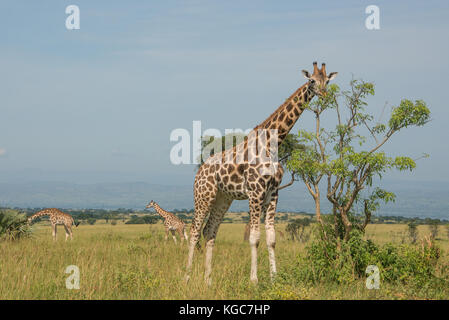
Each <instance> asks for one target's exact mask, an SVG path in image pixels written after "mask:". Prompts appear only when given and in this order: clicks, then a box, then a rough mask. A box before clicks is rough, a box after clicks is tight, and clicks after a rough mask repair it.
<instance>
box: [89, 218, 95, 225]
mask: <svg viewBox="0 0 449 320" xmlns="http://www.w3.org/2000/svg"><path fill="white" fill-rule="evenodd" d="M95 222H97V219H95V218H89V219H87V223H88V224H90V225H94V224H95Z"/></svg>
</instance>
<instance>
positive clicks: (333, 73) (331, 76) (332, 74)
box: [327, 72, 338, 80]
mask: <svg viewBox="0 0 449 320" xmlns="http://www.w3.org/2000/svg"><path fill="white" fill-rule="evenodd" d="M337 74H338V72H331V73H329V74H328V76H327V78H328V79H329V80H333V79H335V77H336V76H337Z"/></svg>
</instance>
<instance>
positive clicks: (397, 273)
mask: <svg viewBox="0 0 449 320" xmlns="http://www.w3.org/2000/svg"><path fill="white" fill-rule="evenodd" d="M439 257H440V249H439V248H438V247H436V246H431V247H428V246H427V247H419V246H410V245H393V244H391V243H387V244H385V245H377V244H375V243H374V242H372V241H370V240H365V239H363V233H362V232H360V231H359V230H353V231H351V237H350V238H349V240H348V241H342V242H338V241H336V239H332V240H331V241H323V240H321V239H319V240H315V241H313V242H312V243H311V244H310V245H309V246H308V247H306V251H305V253H304V254H302V255H300V256H299V257H298V264H297V267H296V268H295V276H296V277H298V278H299V280H301V281H306V282H311V283H318V282H334V283H338V284H349V283H352V282H355V281H360V279H363V278H365V277H366V276H367V275H366V274H365V271H366V268H367V267H368V266H369V265H375V266H377V267H378V268H379V272H380V281H381V283H382V282H389V283H403V284H414V285H418V286H419V285H423V284H425V283H426V282H428V281H431V280H440V279H438V277H437V276H436V272H435V270H436V269H437V264H438V260H439ZM441 281H443V280H441Z"/></svg>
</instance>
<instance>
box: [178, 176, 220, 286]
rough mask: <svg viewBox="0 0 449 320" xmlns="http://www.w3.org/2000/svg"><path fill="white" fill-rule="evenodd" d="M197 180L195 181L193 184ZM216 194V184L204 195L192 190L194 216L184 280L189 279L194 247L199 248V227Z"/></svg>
mask: <svg viewBox="0 0 449 320" xmlns="http://www.w3.org/2000/svg"><path fill="white" fill-rule="evenodd" d="M196 184H197V182H196V181H195V186H196ZM216 196H217V186H216V185H215V186H212V187H211V188H210V189H209V196H208V197H205V196H203V195H202V194H201V193H200V192H198V190H197V189H195V190H194V198H195V216H194V217H193V221H192V224H191V225H190V243H189V254H188V258H187V267H186V275H185V280H186V281H189V279H190V272H191V270H192V263H193V256H194V253H195V247H196V248H198V249H201V247H199V239H200V236H201V228H202V226H203V223H204V219H205V218H206V216H207V215H208V214H209V212H210V209H211V208H212V206H213V204H214V202H215V198H216Z"/></svg>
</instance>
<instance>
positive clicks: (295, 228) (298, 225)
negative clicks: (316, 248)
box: [285, 218, 311, 242]
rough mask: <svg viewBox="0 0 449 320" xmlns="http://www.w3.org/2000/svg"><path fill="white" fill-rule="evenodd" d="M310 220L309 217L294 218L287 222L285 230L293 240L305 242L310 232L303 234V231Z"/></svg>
mask: <svg viewBox="0 0 449 320" xmlns="http://www.w3.org/2000/svg"><path fill="white" fill-rule="evenodd" d="M310 222H311V219H309V218H298V219H294V220H292V221H291V222H289V223H288V224H287V226H286V227H285V231H286V232H287V233H288V235H289V236H290V239H291V240H293V241H294V240H295V239H296V240H298V241H301V242H306V241H307V240H308V239H309V237H310V234H305V233H304V231H305V229H306V227H307V226H309V225H310Z"/></svg>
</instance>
